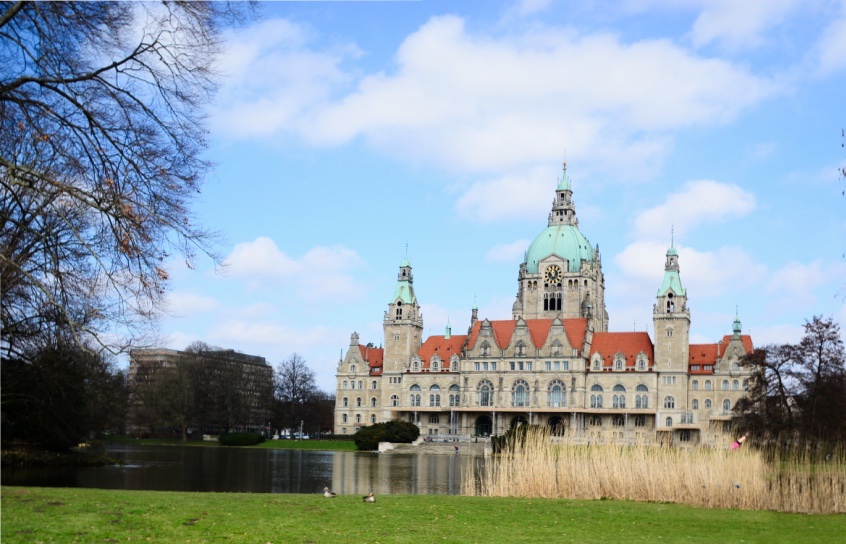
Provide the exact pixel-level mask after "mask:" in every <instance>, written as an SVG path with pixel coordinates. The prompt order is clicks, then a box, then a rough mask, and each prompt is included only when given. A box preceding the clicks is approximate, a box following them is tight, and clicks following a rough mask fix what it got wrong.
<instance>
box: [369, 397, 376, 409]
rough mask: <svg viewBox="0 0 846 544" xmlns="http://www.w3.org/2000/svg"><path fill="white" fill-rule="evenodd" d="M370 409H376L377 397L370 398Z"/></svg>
mask: <svg viewBox="0 0 846 544" xmlns="http://www.w3.org/2000/svg"><path fill="white" fill-rule="evenodd" d="M370 407H371V408H376V397H370Z"/></svg>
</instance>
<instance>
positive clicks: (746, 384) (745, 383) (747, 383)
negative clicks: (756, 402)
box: [743, 380, 749, 391]
mask: <svg viewBox="0 0 846 544" xmlns="http://www.w3.org/2000/svg"><path fill="white" fill-rule="evenodd" d="M747 389H749V380H743V390H744V391H746V390H747Z"/></svg>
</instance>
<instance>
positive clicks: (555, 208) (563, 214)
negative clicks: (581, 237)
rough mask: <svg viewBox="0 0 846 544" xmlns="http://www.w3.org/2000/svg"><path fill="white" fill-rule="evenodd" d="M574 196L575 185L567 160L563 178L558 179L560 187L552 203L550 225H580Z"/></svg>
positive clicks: (556, 190)
mask: <svg viewBox="0 0 846 544" xmlns="http://www.w3.org/2000/svg"><path fill="white" fill-rule="evenodd" d="M572 198H573V187H572V184H571V183H570V178H569V177H568V176H567V162H566V161H564V172H563V174H562V176H561V179H560V180H558V187H557V188H556V189H555V200H554V201H553V203H552V212H550V214H549V222H548V226H550V227H551V226H553V225H573V226H575V227H578V226H579V220H578V219H577V218H576V205H575V203H574V202H573V200H572Z"/></svg>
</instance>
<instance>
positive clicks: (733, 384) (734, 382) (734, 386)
mask: <svg viewBox="0 0 846 544" xmlns="http://www.w3.org/2000/svg"><path fill="white" fill-rule="evenodd" d="M731 388H732V389H740V382H739V381H738V380H732V381H731Z"/></svg>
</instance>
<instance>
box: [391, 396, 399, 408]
mask: <svg viewBox="0 0 846 544" xmlns="http://www.w3.org/2000/svg"><path fill="white" fill-rule="evenodd" d="M391 406H399V397H398V396H397V395H391Z"/></svg>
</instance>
